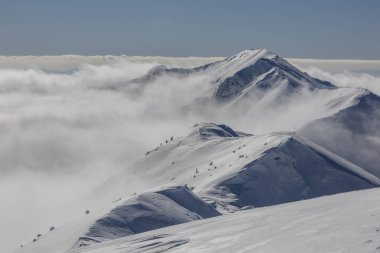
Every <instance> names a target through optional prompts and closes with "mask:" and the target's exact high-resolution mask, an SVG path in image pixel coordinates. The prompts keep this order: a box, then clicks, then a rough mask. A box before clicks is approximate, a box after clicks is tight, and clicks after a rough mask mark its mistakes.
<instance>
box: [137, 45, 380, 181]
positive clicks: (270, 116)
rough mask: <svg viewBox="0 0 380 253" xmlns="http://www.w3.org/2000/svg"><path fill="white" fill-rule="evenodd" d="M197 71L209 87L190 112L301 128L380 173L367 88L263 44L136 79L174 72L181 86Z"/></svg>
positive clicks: (246, 124) (256, 127) (255, 125)
mask: <svg viewBox="0 0 380 253" xmlns="http://www.w3.org/2000/svg"><path fill="white" fill-rule="evenodd" d="M198 75H202V76H205V79H204V80H205V81H204V85H205V86H207V87H208V89H207V92H205V93H204V94H203V97H201V98H197V99H196V100H195V101H194V102H193V103H191V104H190V105H189V106H188V108H190V109H189V111H190V112H193V111H196V112H197V113H198V114H199V115H201V116H202V117H204V118H206V119H207V120H210V121H214V122H218V121H221V120H222V121H224V119H225V118H227V119H229V123H231V124H236V125H239V126H241V127H242V129H243V130H244V131H249V132H255V133H266V132H273V131H296V130H297V131H298V130H300V132H301V133H302V135H303V136H305V137H306V138H310V139H312V140H313V141H314V142H316V143H318V144H319V145H321V146H323V147H325V148H327V149H328V150H330V151H332V152H334V153H337V154H338V155H340V156H343V157H344V158H346V159H349V160H350V161H351V162H353V163H355V164H357V165H359V166H361V167H363V168H364V169H366V170H368V171H369V172H371V173H374V174H376V175H377V176H380V168H379V167H378V165H377V164H379V163H380V160H379V159H380V158H379V157H380V155H379V148H380V144H379V143H380V140H379V138H378V136H380V132H379V130H378V129H380V128H379V125H380V98H379V97H378V96H376V95H374V94H372V93H370V92H369V91H367V90H365V89H361V88H359V89H358V88H349V87H337V86H335V85H333V84H331V83H329V82H326V81H322V80H318V79H315V78H312V77H311V76H309V75H308V74H306V73H304V72H302V71H300V70H298V69H297V68H296V67H294V66H292V65H291V64H289V63H288V62H287V61H286V60H284V59H282V58H280V57H279V56H278V55H276V54H275V53H273V52H270V51H268V50H266V49H257V50H245V51H242V52H240V53H238V54H236V55H234V56H232V57H229V58H226V59H224V60H221V61H218V62H215V63H211V64H208V65H205V66H202V67H198V68H194V69H167V68H164V67H159V68H155V69H153V70H152V71H151V72H150V73H148V74H147V75H146V76H144V77H142V78H140V79H138V80H139V83H140V84H141V83H144V84H146V85H149V84H150V83H151V82H152V81H153V80H157V79H159V78H162V77H163V76H164V77H170V76H171V77H173V76H175V77H177V78H178V79H177V82H178V83H179V85H180V84H181V80H183V79H188V78H191V77H194V76H198ZM133 82H134V81H133ZM138 87H140V88H141V87H143V86H141V85H140V86H138ZM255 119H258V120H255ZM321 119H323V120H321ZM305 126H307V127H305ZM301 129H302V130H301ZM350 140H353V141H350ZM347 146H354V147H356V148H349V149H347Z"/></svg>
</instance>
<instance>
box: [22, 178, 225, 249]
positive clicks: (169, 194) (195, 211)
mask: <svg viewBox="0 0 380 253" xmlns="http://www.w3.org/2000/svg"><path fill="white" fill-rule="evenodd" d="M116 202H117V203H116V204H115V205H114V207H113V208H112V210H110V211H109V212H108V211H106V212H105V214H102V215H99V214H94V213H92V212H90V213H89V214H87V215H82V216H81V217H78V219H76V220H74V221H72V222H70V223H68V224H66V225H64V226H62V227H57V228H55V229H54V230H52V231H50V232H48V233H46V234H43V235H41V236H40V237H38V238H37V241H35V242H32V243H29V244H27V245H25V246H23V247H22V248H20V249H19V250H17V251H16V252H20V253H21V252H25V253H40V252H49V253H61V252H66V251H68V250H69V249H75V248H81V247H84V246H88V245H92V244H96V243H99V242H104V241H108V240H112V239H117V238H120V237H124V236H127V235H132V234H138V233H142V232H145V231H150V230H153V229H158V228H162V227H167V226H171V225H176V224H180V223H186V222H190V221H195V220H200V219H206V218H210V217H215V216H219V215H221V214H220V213H219V212H218V211H216V210H215V209H214V208H213V207H212V206H211V205H209V204H207V203H206V202H204V201H203V200H202V199H200V198H199V197H197V196H196V195H195V194H193V193H192V191H191V190H190V189H189V188H188V187H187V186H181V185H171V186H165V187H158V188H157V189H156V190H152V191H147V192H144V193H142V194H140V195H137V196H133V197H130V198H127V200H125V201H122V200H121V199H120V200H117V201H116Z"/></svg>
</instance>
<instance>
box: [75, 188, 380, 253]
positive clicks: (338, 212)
mask: <svg viewBox="0 0 380 253" xmlns="http://www.w3.org/2000/svg"><path fill="white" fill-rule="evenodd" d="M379 201H380V190H379V189H372V190H366V191H357V192H350V193H344V194H338V195H334V196H328V197H321V198H317V199H313V200H306V201H299V202H294V203H289V204H284V205H277V206H271V207H266V208H258V209H255V210H247V211H242V212H238V213H234V214H231V215H225V216H221V217H216V218H211V219H207V220H202V221H195V222H191V223H187V224H182V225H178V226H173V227H168V228H163V229H159V230H154V231H150V232H147V233H142V234H138V235H134V236H128V237H124V238H122V239H119V240H115V241H112V242H109V243H104V244H99V245H94V246H92V247H90V248H88V249H86V250H85V251H80V252H86V253H126V252H133V253H137V252H141V253H142V252H207V253H214V252H215V253H216V252H241V253H249V252H264V253H265V252H268V253H269V252H304V253H308V252H310V253H312V252H313V253H314V252H361V253H367V252H368V253H369V252H379V251H380V244H379V241H378V237H379V233H380V226H379V217H378V214H379V211H380V205H379V203H380V202H379ZM72 252H73V253H75V252H79V251H72Z"/></svg>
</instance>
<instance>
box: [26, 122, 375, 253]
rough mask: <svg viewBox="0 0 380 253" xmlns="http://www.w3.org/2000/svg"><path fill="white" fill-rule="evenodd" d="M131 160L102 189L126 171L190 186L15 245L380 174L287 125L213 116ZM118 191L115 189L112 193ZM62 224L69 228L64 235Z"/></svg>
mask: <svg viewBox="0 0 380 253" xmlns="http://www.w3.org/2000/svg"><path fill="white" fill-rule="evenodd" d="M134 168H135V170H134V171H125V172H123V173H122V174H119V175H116V176H115V177H113V178H111V179H110V180H107V181H106V182H105V185H102V189H107V185H108V187H111V186H112V185H114V184H117V185H119V186H123V184H124V185H125V184H128V182H129V180H130V177H128V175H130V174H134V175H135V176H136V179H137V178H140V179H144V182H145V183H146V185H147V187H148V186H149V187H154V186H160V185H165V184H168V183H171V184H173V183H174V184H177V185H181V184H182V185H185V184H186V185H188V187H189V188H187V187H180V186H177V187H170V188H164V189H160V190H154V191H149V192H145V193H144V192H141V193H137V197H132V198H129V199H127V200H126V201H125V202H120V203H118V204H117V205H116V207H115V208H113V210H111V211H109V212H106V213H104V214H103V215H100V216H99V215H98V216H93V217H92V219H90V220H88V218H86V222H84V223H83V224H82V225H80V226H79V225H77V224H76V223H72V224H71V225H69V226H68V227H66V228H63V229H62V230H60V228H58V229H57V231H54V233H53V235H54V234H55V236H52V235H50V234H48V235H47V236H46V237H45V236H43V237H42V238H41V239H40V240H39V241H37V242H35V243H32V244H30V245H26V246H25V247H24V248H23V249H21V250H20V251H19V252H33V253H34V252H39V250H40V249H41V248H40V247H42V248H43V249H49V252H64V251H63V250H62V249H65V250H67V249H69V248H76V247H80V246H86V245H90V244H92V243H98V242H102V241H105V240H110V239H115V238H120V237H122V236H126V235H131V234H134V233H140V232H144V231H148V230H151V229H156V228H160V227H164V226H169V225H175V224H179V223H184V222H188V221H193V220H197V219H201V218H209V217H213V216H217V215H219V213H218V212H217V211H216V210H215V209H217V210H219V211H220V212H222V213H229V212H234V211H237V210H244V209H251V208H252V207H261V206H269V205H275V204H280V203H285V202H292V201H297V200H304V199H309V198H315V197H318V196H323V195H330V194H335V193H340V192H346V191H353V190H360V189H368V188H372V187H376V186H379V185H380V180H379V179H378V178H376V177H374V176H373V175H371V174H369V173H368V172H366V171H365V170H363V169H361V168H359V167H357V166H355V165H353V164H351V163H349V162H348V161H346V160H344V159H342V158H340V157H338V156H336V155H334V154H331V153H330V152H328V151H326V150H324V149H323V148H321V147H319V146H317V145H315V144H313V143H311V142H309V141H306V140H304V139H301V138H299V137H297V136H295V135H294V134H293V133H273V134H266V135H249V134H245V133H241V132H237V131H234V130H233V129H231V128H230V127H228V126H226V125H216V124H212V123H200V124H196V125H195V126H194V127H193V130H192V132H191V133H190V134H189V135H187V136H185V137H181V138H174V139H173V140H172V141H170V142H168V143H167V144H164V145H163V146H160V147H158V148H156V149H154V150H152V151H149V152H147V154H146V156H145V157H144V158H143V159H142V160H141V161H139V162H137V163H136V164H135V166H134ZM121 188H123V187H121ZM190 189H193V191H194V193H195V194H197V195H198V196H199V197H200V198H199V197H197V196H196V195H194V194H193V193H192V192H191V191H190ZM124 195H125V194H123V192H116V193H115V198H116V196H124ZM202 199H203V200H202ZM205 202H207V203H205ZM214 208H215V209H214ZM107 213H108V214H107ZM78 224H81V223H78ZM70 226H71V227H72V228H70ZM73 226H74V227H75V228H74V227H73ZM79 228H80V229H79ZM60 231H73V232H72V233H71V234H69V235H66V234H64V233H62V232H60ZM57 237H58V238H61V240H62V241H61V242H60V245H61V246H60V247H55V245H54V244H53V243H51V242H57V241H59V239H58V238H57ZM75 238H76V239H75ZM74 239H75V240H74ZM63 242H65V243H63ZM39 245H42V246H39ZM49 245H52V246H51V247H50V248H49ZM64 245H65V246H64ZM65 247H66V248H65Z"/></svg>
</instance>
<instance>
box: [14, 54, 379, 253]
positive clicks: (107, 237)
mask: <svg viewBox="0 0 380 253" xmlns="http://www.w3.org/2000/svg"><path fill="white" fill-rule="evenodd" d="M192 78H195V79H194V80H197V81H199V82H200V84H201V85H200V86H199V87H198V88H202V89H200V90H201V91H202V92H201V93H200V94H201V95H200V96H199V97H195V98H194V99H189V101H190V102H189V103H188V104H185V105H184V106H183V108H179V111H180V113H181V116H183V118H186V117H192V118H197V119H205V118H206V119H207V121H208V122H210V121H214V122H223V123H224V124H215V123H197V124H195V125H194V126H193V128H192V129H191V131H190V133H188V134H187V135H184V136H183V137H176V138H174V137H171V138H170V139H168V140H166V141H165V142H162V143H161V144H158V145H157V146H156V147H153V148H152V149H151V150H148V151H147V152H146V153H145V156H143V157H142V158H141V159H138V160H137V162H135V163H134V164H133V165H132V166H128V167H127V168H126V169H125V170H124V171H121V172H119V173H118V174H116V175H110V177H109V178H108V179H106V180H105V181H104V183H103V184H101V185H98V186H96V187H94V190H93V192H92V194H93V195H95V196H96V195H97V194H99V193H101V194H102V195H104V196H107V198H109V199H108V200H109V201H110V202H111V201H112V205H107V206H103V204H104V203H102V202H100V201H99V206H102V208H99V210H100V211H99V210H97V211H96V212H94V213H90V214H88V215H85V216H84V217H79V218H78V220H75V221H72V222H71V223H68V224H67V225H65V226H63V227H60V228H57V229H55V230H54V231H52V232H49V233H47V234H45V235H42V236H41V237H40V238H38V240H37V241H36V242H33V243H30V244H28V245H25V246H24V247H23V248H21V249H19V250H18V251H16V252H20V253H22V252H28V253H37V252H49V253H63V252H94V253H95V252H98V253H102V252H120V253H121V252H175V251H177V250H178V252H191V251H194V252H220V251H221V250H222V251H225V252H232V251H236V250H240V251H241V252H251V251H252V250H255V249H257V250H260V252H276V251H279V250H280V249H281V250H283V251H285V252H295V251H297V250H298V251H300V250H301V249H302V250H301V251H302V252H308V251H310V252H315V251H316V249H319V248H317V247H321V248H320V249H326V250H322V251H321V252H325V251H331V250H332V249H335V246H334V245H332V243H333V240H334V238H335V239H337V241H339V242H340V243H347V245H348V246H344V247H346V249H354V251H355V252H361V251H367V250H368V251H369V249H371V250H372V251H373V250H379V248H377V247H379V245H377V244H376V245H375V243H373V239H372V237H373V236H374V235H375V234H376V233H372V232H373V231H372V232H371V233H370V232H368V233H367V234H365V235H363V236H362V237H361V236H358V235H359V234H360V231H361V230H360V229H367V230H368V229H370V226H373V225H372V223H371V222H372V221H373V219H374V218H372V216H369V215H368V214H369V213H370V212H371V213H372V212H375V211H376V210H377V207H372V208H371V209H369V210H364V209H362V208H363V207H369V206H370V202H371V200H377V197H376V194H377V193H378V190H368V191H361V192H357V193H349V194H342V195H337V196H329V197H323V196H327V195H333V194H338V193H344V192H350V191H357V190H366V189H371V188H375V187H379V186H380V179H379V178H378V177H379V176H380V168H379V167H378V164H380V160H379V159H380V158H379V157H380V156H379V155H378V154H379V153H378V152H379V150H380V144H379V143H380V140H379V136H380V132H379V127H378V126H380V98H379V97H378V96H376V95H374V94H372V93H370V92H369V91H367V90H365V89H361V88H349V87H337V86H335V85H334V84H331V83H329V82H326V81H322V80H318V79H315V78H313V77H311V76H309V75H308V74H306V73H304V72H302V71H300V70H298V69H297V68H296V67H294V66H292V65H291V64H289V63H288V62H287V61H285V60H284V59H282V58H280V57H279V56H277V55H276V54H275V53H273V52H270V51H268V50H265V49H259V50H245V51H243V52H241V53H238V54H236V55H235V56H232V57H230V58H227V59H224V60H221V61H218V62H215V63H211V64H208V65H204V66H200V67H197V68H191V69H184V68H167V67H165V66H156V67H155V68H153V69H151V70H150V71H149V72H148V73H147V74H146V75H144V76H141V77H139V78H137V79H133V80H132V81H129V82H127V83H124V84H123V85H124V86H123V87H124V88H125V87H129V88H130V87H132V91H137V92H136V93H133V96H136V98H134V99H138V98H139V96H142V94H143V93H144V92H145V91H146V89H147V87H150V86H158V87H160V86H159V85H160V84H163V83H164V84H165V83H167V82H174V83H175V84H176V85H177V86H181V85H186V84H187V83H188V82H186V80H193V79H192ZM158 80H161V81H162V82H161V81H160V82H158ZM118 87H119V86H118ZM115 89H116V88H115ZM129 91H131V90H129ZM164 92H165V91H164ZM129 95H131V94H129ZM157 99H158V100H159V99H160V97H158V98H157ZM168 114H170V113H168ZM182 114H183V115H182ZM194 115H195V116H194ZM224 120H226V121H224ZM237 122H239V124H238V125H240V126H242V127H243V129H242V130H243V131H237V130H234V129H233V128H231V127H229V126H227V125H230V123H231V126H235V125H237ZM131 181H136V182H143V183H141V185H139V189H138V190H136V192H135V193H134V194H132V196H131V192H128V191H127V190H125V189H127V188H128V187H127V186H128V185H129V184H130V183H131ZM367 194H368V195H367ZM319 197H322V198H319ZM351 198H353V200H352V203H351V202H350V201H351ZM295 201H300V202H297V203H290V202H295ZM284 203H289V204H286V205H280V206H276V205H279V204H284ZM360 205H362V206H363V207H361V206H360ZM248 209H249V210H248ZM235 212H236V213H235ZM231 213H233V214H231ZM222 214H223V215H222ZM340 214H344V215H347V216H344V215H343V216H342V215H340ZM352 215H357V216H358V217H362V218H363V220H364V221H363V224H361V223H360V222H359V219H358V220H355V222H353V223H351V224H349V225H347V228H348V229H351V230H352V231H353V232H352V233H353V234H350V233H349V232H347V231H344V232H345V234H344V236H343V232H342V231H340V229H341V228H339V227H336V226H341V227H342V226H343V227H344V224H345V222H347V220H348V219H349V217H351V216H352ZM216 216H221V217H216ZM203 219H207V220H205V221H199V220H203ZM188 222H191V223H189V224H182V223H188ZM301 223H302V224H301ZM179 224H182V225H179ZM305 224H306V225H305ZM321 224H322V225H321ZM174 225H176V226H174ZM307 225H309V227H308V226H307ZM164 227H167V228H164ZM157 229H158V230H157ZM371 229H372V230H373V229H375V228H372V227H371ZM150 230H153V231H150ZM182 230H183V232H181V231H182ZM148 231H150V232H148ZM273 231H275V232H274V234H273ZM339 232H342V234H337V233H339ZM137 234H138V235H137ZM336 237H337V238H336ZM343 237H345V238H359V237H360V239H363V240H364V238H366V240H367V241H365V242H363V244H360V245H358V244H355V243H357V242H353V241H350V240H349V239H342V238H343ZM288 240H291V241H292V242H294V244H285V242H287V241H288ZM370 240H372V241H371V242H369V241H370ZM301 241H305V242H308V241H309V242H312V244H311V245H312V246H311V247H310V245H309V244H307V243H300V242H301ZM292 245H293V246H292ZM374 246H376V247H374ZM297 247H298V248H297ZM344 247H340V248H339V249H342V248H344ZM350 247H351V248H350ZM295 249H297V250H295Z"/></svg>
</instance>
